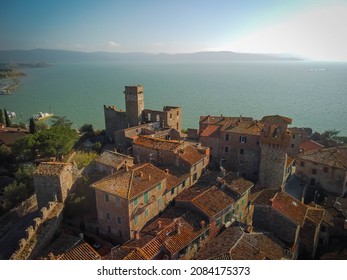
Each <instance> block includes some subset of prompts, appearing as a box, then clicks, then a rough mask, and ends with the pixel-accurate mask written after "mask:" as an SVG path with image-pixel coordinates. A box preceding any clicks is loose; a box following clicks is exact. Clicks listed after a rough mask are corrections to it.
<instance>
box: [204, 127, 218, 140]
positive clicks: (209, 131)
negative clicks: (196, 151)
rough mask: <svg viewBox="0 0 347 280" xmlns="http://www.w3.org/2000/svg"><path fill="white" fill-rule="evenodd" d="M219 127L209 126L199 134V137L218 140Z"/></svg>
mask: <svg viewBox="0 0 347 280" xmlns="http://www.w3.org/2000/svg"><path fill="white" fill-rule="evenodd" d="M219 132H220V126H218V125H212V124H209V125H208V126H207V127H206V128H205V129H204V130H203V131H202V132H201V134H200V137H211V138H219Z"/></svg>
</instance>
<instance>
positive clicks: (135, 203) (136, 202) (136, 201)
mask: <svg viewBox="0 0 347 280" xmlns="http://www.w3.org/2000/svg"><path fill="white" fill-rule="evenodd" d="M137 204H138V200H137V197H135V199H134V206H136V205H137Z"/></svg>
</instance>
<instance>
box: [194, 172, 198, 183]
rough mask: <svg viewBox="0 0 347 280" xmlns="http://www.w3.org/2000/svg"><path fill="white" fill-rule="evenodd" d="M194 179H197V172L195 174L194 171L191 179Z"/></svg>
mask: <svg viewBox="0 0 347 280" xmlns="http://www.w3.org/2000/svg"><path fill="white" fill-rule="evenodd" d="M196 180H198V174H197V173H194V175H193V181H196Z"/></svg>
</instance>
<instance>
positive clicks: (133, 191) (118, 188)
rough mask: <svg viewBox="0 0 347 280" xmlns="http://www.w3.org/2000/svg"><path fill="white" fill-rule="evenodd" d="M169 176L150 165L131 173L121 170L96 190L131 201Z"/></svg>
mask: <svg viewBox="0 0 347 280" xmlns="http://www.w3.org/2000/svg"><path fill="white" fill-rule="evenodd" d="M167 177H168V175H167V174H166V173H165V172H164V171H162V170H160V169H159V168H157V167H155V166H154V165H152V164H150V163H146V164H143V165H140V166H138V165H137V166H134V167H132V168H131V169H130V170H129V171H125V170H120V171H118V172H116V173H114V174H112V175H110V176H107V177H105V178H103V179H101V180H99V181H97V182H95V183H94V184H92V187H94V188H95V189H98V190H101V191H104V192H107V193H110V194H112V195H116V196H120V197H122V198H124V199H131V198H133V197H136V196H137V195H139V194H141V193H143V192H145V191H147V190H149V189H151V188H153V187H155V186H156V185H158V184H159V183H160V182H162V181H163V180H164V179H165V178H167Z"/></svg>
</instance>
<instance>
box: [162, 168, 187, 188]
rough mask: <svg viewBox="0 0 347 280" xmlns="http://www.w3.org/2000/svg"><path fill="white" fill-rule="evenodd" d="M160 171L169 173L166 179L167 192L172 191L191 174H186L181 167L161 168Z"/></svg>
mask: <svg viewBox="0 0 347 280" xmlns="http://www.w3.org/2000/svg"><path fill="white" fill-rule="evenodd" d="M160 169H161V170H163V171H165V172H168V173H169V175H168V178H167V179H166V189H167V190H171V189H172V188H174V187H176V186H177V185H179V184H181V183H182V182H183V181H184V180H186V179H187V178H189V177H190V173H189V172H186V171H185V170H184V169H183V168H180V167H176V166H161V167H160Z"/></svg>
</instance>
